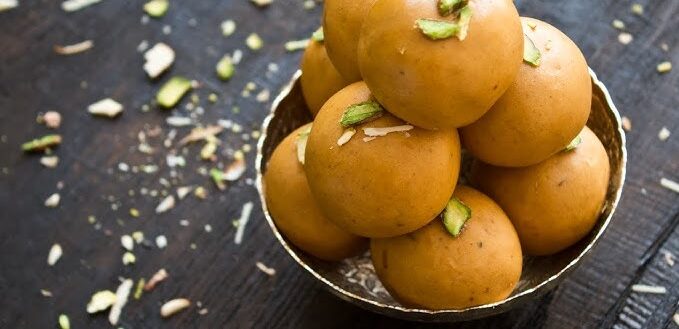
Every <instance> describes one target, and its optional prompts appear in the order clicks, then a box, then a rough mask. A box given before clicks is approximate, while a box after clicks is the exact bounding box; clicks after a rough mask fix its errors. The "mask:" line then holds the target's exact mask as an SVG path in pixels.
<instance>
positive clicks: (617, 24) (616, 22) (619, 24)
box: [611, 19, 625, 30]
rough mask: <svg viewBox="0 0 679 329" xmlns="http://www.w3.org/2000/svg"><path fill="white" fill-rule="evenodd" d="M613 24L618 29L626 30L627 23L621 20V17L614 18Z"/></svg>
mask: <svg viewBox="0 0 679 329" xmlns="http://www.w3.org/2000/svg"><path fill="white" fill-rule="evenodd" d="M611 25H613V27H614V28H616V29H618V30H624V29H625V23H624V22H623V21H621V20H619V19H614V20H613V23H611Z"/></svg>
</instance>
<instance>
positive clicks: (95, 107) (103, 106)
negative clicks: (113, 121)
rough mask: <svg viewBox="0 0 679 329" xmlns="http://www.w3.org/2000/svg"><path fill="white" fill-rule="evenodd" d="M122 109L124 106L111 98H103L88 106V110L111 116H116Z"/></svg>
mask: <svg viewBox="0 0 679 329" xmlns="http://www.w3.org/2000/svg"><path fill="white" fill-rule="evenodd" d="M122 111H123V106H122V105H121V104H120V103H118V102H116V101H115V100H113V99H111V98H105V99H102V100H100V101H98V102H96V103H94V104H92V105H90V106H89V107H87V112H90V113H91V114H93V115H99V116H105V117H109V118H115V117H116V116H117V115H118V114H120V112H122Z"/></svg>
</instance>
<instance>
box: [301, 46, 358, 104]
mask: <svg viewBox="0 0 679 329" xmlns="http://www.w3.org/2000/svg"><path fill="white" fill-rule="evenodd" d="M301 68H302V77H301V78H300V82H301V84H302V95H304V100H305V101H306V104H307V106H308V107H309V110H310V111H311V113H312V114H313V115H316V113H318V111H319V110H320V109H321V106H323V104H324V103H325V101H327V100H328V98H330V96H332V95H334V94H335V93H336V92H338V91H339V90H340V89H342V88H344V87H345V86H346V85H348V83H347V82H345V80H344V78H342V76H341V75H340V74H339V72H337V69H335V67H334V66H333V65H332V62H331V61H330V58H328V54H327V52H326V50H325V45H324V44H323V42H322V41H321V42H319V41H315V40H310V41H309V45H308V46H307V47H306V50H305V51H304V56H303V57H302V65H301Z"/></svg>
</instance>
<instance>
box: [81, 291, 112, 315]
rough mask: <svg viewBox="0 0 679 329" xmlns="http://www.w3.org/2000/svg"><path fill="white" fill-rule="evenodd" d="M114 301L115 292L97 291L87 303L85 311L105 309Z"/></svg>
mask: <svg viewBox="0 0 679 329" xmlns="http://www.w3.org/2000/svg"><path fill="white" fill-rule="evenodd" d="M115 302H116V294H114V293H113V292H112V291H110V290H102V291H97V292H96V293H94V295H92V297H91V298H90V302H89V303H87V313H89V314H94V313H98V312H101V311H105V310H107V309H108V308H109V307H111V306H113V304H115Z"/></svg>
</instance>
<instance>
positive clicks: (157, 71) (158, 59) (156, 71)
mask: <svg viewBox="0 0 679 329" xmlns="http://www.w3.org/2000/svg"><path fill="white" fill-rule="evenodd" d="M174 59H175V54H174V50H172V48H170V46H168V45H166V44H164V43H162V42H159V43H157V44H156V45H155V46H153V48H151V49H149V50H148V51H147V52H146V53H144V60H145V62H144V71H146V74H147V75H148V76H149V78H151V79H155V78H157V77H159V76H160V75H161V74H162V73H163V72H165V71H166V70H167V69H168V68H169V67H170V66H171V65H172V63H173V62H174Z"/></svg>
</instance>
